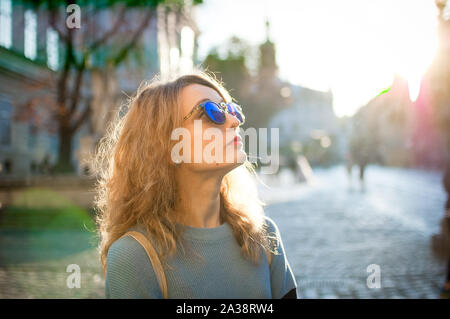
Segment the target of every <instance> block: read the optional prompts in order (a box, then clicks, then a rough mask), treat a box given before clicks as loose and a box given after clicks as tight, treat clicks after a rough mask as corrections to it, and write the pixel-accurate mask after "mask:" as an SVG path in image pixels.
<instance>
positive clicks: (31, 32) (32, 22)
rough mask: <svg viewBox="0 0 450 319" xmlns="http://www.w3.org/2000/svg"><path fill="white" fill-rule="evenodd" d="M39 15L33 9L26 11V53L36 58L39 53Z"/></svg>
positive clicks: (31, 57) (28, 56) (30, 57)
mask: <svg viewBox="0 0 450 319" xmlns="http://www.w3.org/2000/svg"><path fill="white" fill-rule="evenodd" d="M36 28H37V17H36V13H35V12H33V11H32V10H26V11H25V31H24V44H25V46H24V47H25V49H24V55H25V56H26V57H27V58H29V59H31V60H34V59H35V58H36V54H37V44H36V42H37V32H36Z"/></svg>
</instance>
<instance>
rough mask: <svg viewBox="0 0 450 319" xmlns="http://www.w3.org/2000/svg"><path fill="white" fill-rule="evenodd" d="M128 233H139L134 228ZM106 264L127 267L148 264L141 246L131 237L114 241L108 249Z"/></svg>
mask: <svg viewBox="0 0 450 319" xmlns="http://www.w3.org/2000/svg"><path fill="white" fill-rule="evenodd" d="M128 231H139V229H138V228H136V227H135V226H133V227H131V228H130V229H128V230H127V232H128ZM107 262H108V265H110V264H120V265H122V266H127V265H131V264H136V263H137V264H142V263H146V262H148V257H147V253H146V251H145V249H144V247H142V245H141V244H140V243H139V242H138V241H137V240H136V239H134V238H133V237H131V236H123V237H120V238H118V239H117V240H115V241H114V242H113V243H112V244H111V246H110V247H109V249H108V254H107Z"/></svg>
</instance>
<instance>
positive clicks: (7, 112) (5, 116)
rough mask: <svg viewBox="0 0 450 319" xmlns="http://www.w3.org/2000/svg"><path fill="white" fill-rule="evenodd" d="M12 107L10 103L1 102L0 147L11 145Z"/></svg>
mask: <svg viewBox="0 0 450 319" xmlns="http://www.w3.org/2000/svg"><path fill="white" fill-rule="evenodd" d="M11 120H12V106H11V104H10V103H9V102H8V101H5V100H0V146H10V145H11Z"/></svg>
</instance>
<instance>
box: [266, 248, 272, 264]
mask: <svg viewBox="0 0 450 319" xmlns="http://www.w3.org/2000/svg"><path fill="white" fill-rule="evenodd" d="M266 255H267V261H268V262H269V267H270V265H271V264H272V253H271V252H267V251H266Z"/></svg>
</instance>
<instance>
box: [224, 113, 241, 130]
mask: <svg viewBox="0 0 450 319" xmlns="http://www.w3.org/2000/svg"><path fill="white" fill-rule="evenodd" d="M225 116H226V123H229V126H230V127H237V126H239V124H241V122H240V121H239V119H238V118H237V117H236V116H234V115H233V114H230V113H226V114H225Z"/></svg>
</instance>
